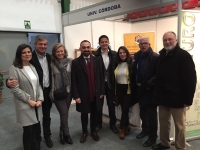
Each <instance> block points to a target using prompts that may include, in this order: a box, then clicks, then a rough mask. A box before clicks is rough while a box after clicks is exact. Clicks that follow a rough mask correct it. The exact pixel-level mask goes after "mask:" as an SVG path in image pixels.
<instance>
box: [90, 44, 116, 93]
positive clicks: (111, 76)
mask: <svg viewBox="0 0 200 150" xmlns="http://www.w3.org/2000/svg"><path fill="white" fill-rule="evenodd" d="M93 55H95V56H96V57H99V58H100V60H101V66H102V70H103V72H104V74H103V75H105V74H106V71H107V73H108V79H107V83H108V87H109V88H110V89H112V91H113V93H114V88H113V87H114V86H115V78H114V70H115V68H116V56H117V52H116V51H113V50H111V49H110V48H109V52H108V56H109V59H110V63H109V66H108V69H107V70H106V69H105V65H104V62H103V58H102V55H101V47H100V48H99V49H98V50H97V51H95V52H93ZM104 78H105V76H104Z"/></svg>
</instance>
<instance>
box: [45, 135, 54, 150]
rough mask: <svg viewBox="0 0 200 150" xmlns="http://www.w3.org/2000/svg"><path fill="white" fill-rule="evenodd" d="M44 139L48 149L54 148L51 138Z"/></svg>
mask: <svg viewBox="0 0 200 150" xmlns="http://www.w3.org/2000/svg"><path fill="white" fill-rule="evenodd" d="M44 139H45V143H46V145H47V147H48V148H52V147H53V142H52V140H51V138H50V137H45V138H44Z"/></svg>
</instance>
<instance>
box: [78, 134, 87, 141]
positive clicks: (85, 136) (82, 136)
mask: <svg viewBox="0 0 200 150" xmlns="http://www.w3.org/2000/svg"><path fill="white" fill-rule="evenodd" d="M87 136H88V135H87V134H82V135H81V138H80V143H85V141H86V139H87Z"/></svg>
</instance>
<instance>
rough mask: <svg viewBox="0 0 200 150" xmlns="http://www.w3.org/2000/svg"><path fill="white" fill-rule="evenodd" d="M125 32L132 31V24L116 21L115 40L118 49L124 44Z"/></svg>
mask: <svg viewBox="0 0 200 150" xmlns="http://www.w3.org/2000/svg"><path fill="white" fill-rule="evenodd" d="M125 33H132V24H131V23H119V22H114V41H115V50H116V51H117V50H118V48H119V47H120V46H124V34H125Z"/></svg>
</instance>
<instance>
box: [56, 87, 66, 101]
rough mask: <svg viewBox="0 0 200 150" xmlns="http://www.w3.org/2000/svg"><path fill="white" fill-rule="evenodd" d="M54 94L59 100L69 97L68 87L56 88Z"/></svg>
mask: <svg viewBox="0 0 200 150" xmlns="http://www.w3.org/2000/svg"><path fill="white" fill-rule="evenodd" d="M53 95H54V98H55V100H58V101H59V100H62V99H65V98H67V95H68V93H67V90H66V87H62V88H60V89H57V90H54V93H53Z"/></svg>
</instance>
